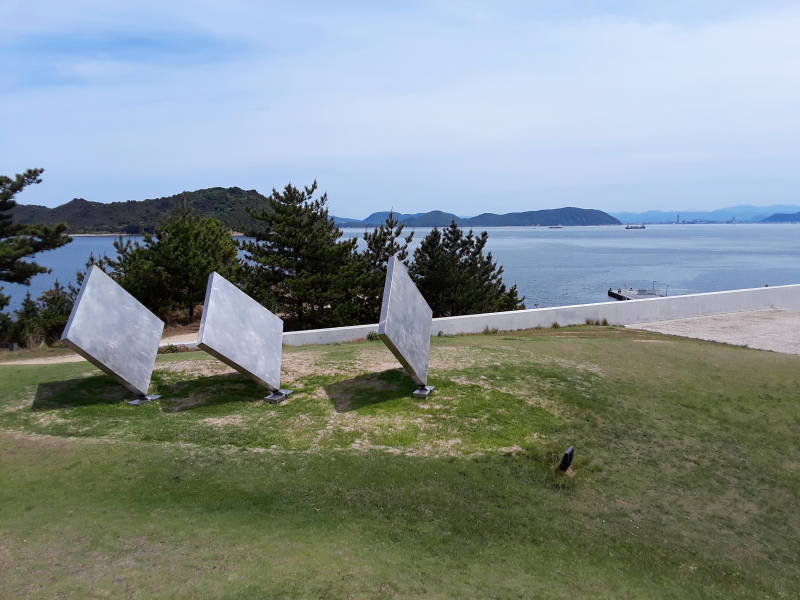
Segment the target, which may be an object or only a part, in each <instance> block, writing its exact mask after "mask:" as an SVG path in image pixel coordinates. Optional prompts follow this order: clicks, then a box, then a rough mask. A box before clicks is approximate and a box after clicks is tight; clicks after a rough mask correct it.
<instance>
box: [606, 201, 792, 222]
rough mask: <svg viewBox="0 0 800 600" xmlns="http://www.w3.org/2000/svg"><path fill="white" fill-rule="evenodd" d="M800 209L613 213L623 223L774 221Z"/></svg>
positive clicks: (736, 208) (744, 206)
mask: <svg viewBox="0 0 800 600" xmlns="http://www.w3.org/2000/svg"><path fill="white" fill-rule="evenodd" d="M799 210H800V206H797V205H785V204H775V205H773V206H749V205H743V206H730V207H728V208H720V209H717V210H709V211H688V210H687V211H684V210H672V211H665V210H650V211H647V212H641V213H632V212H614V213H611V214H612V215H613V216H615V217H616V218H617V219H619V220H620V221H622V222H623V223H675V222H676V221H677V220H678V219H680V222H681V223H687V222H688V223H691V222H698V223H730V222H737V221H738V222H742V223H761V222H764V223H774V222H778V221H772V220H770V219H772V218H773V216H777V215H776V213H795V212H797V211H799Z"/></svg>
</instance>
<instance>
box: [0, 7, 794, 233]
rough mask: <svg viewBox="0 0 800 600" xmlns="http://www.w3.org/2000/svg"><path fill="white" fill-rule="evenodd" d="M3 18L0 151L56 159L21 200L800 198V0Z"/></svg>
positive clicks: (351, 208)
mask: <svg viewBox="0 0 800 600" xmlns="http://www.w3.org/2000/svg"><path fill="white" fill-rule="evenodd" d="M661 4H664V6H662V5H661ZM667 4H668V6H667ZM601 5H602V6H601ZM0 19H2V21H3V23H4V35H3V39H2V40H0V52H1V53H2V56H3V58H4V60H2V61H0V82H1V83H0V99H1V101H2V106H3V110H2V115H3V123H2V127H1V128H0V173H2V174H6V175H10V174H13V173H16V172H20V171H22V170H24V169H25V168H28V167H44V168H45V169H47V172H46V173H45V179H44V183H42V184H41V185H39V186H34V187H32V188H30V189H29V190H26V191H25V192H24V193H23V194H21V195H20V196H19V198H18V200H19V201H20V202H23V203H26V204H44V205H46V206H56V205H59V204H63V203H64V202H67V201H69V200H70V199H71V198H73V197H84V198H86V199H88V200H93V201H101V202H106V201H121V200H140V199H144V198H154V197H160V196H169V195H172V194H175V193H177V192H180V191H182V190H194V189H198V188H204V187H211V186H226V187H227V186H239V187H242V188H245V189H253V188H255V189H258V190H259V191H261V192H262V193H267V192H269V190H270V189H271V188H272V187H280V186H282V185H284V184H285V183H286V182H288V181H292V182H293V183H296V184H304V183H310V181H311V180H312V179H314V178H316V179H317V180H318V181H319V183H320V187H321V189H323V190H326V191H328V193H329V195H330V199H331V211H332V212H333V213H334V214H337V215H340V216H347V217H364V216H366V215H367V214H369V213H371V212H373V211H377V210H384V209H386V207H391V206H393V207H395V208H396V209H397V210H401V211H402V212H406V213H413V212H424V211H427V210H430V209H432V208H436V209H440V210H444V211H450V212H453V213H456V214H459V215H474V214H478V213H480V212H484V211H491V212H495V213H507V212H515V211H525V210H537V209H543V208H555V207H561V206H579V207H584V208H598V209H601V210H605V211H607V212H610V213H614V212H641V211H646V210H668V211H676V212H678V211H679V212H684V211H701V210H713V209H718V208H722V207H728V206H735V205H740V204H749V205H756V206H761V205H774V204H785V205H796V204H798V203H800V194H798V190H800V171H799V170H798V169H797V164H798V162H800V145H799V144H797V139H800V113H798V111H797V108H796V107H797V106H799V105H800V7H798V5H797V4H796V3H795V2H760V3H751V2H743V1H728V2H723V1H716V0H709V1H707V2H702V3H696V2H688V1H678V2H671V3H642V2H633V1H630V2H626V1H621V0H620V1H609V2H604V3H592V4H591V5H590V7H586V6H579V5H578V3H561V2H544V1H542V2H508V3H502V4H490V3H484V4H480V3H474V2H458V3H455V2H452V3H450V2H412V3H406V4H403V5H402V6H385V5H382V3H368V2H344V3H323V2H297V3H292V4H291V5H290V6H287V5H283V4H282V3H277V2H275V3H271V2H266V3H265V2H242V1H232V2H227V3H224V5H223V4H218V3H213V2H186V1H176V2H170V3H160V2H155V1H149V0H148V1H143V2H137V3H131V4H125V3H121V4H118V5H114V6H109V3H106V2H100V1H99V0H94V1H88V0H76V1H75V2H70V3H60V2H55V1H48V2H44V1H36V0H28V1H25V2H22V1H20V0H16V1H10V2H5V3H3V4H2V6H0Z"/></svg>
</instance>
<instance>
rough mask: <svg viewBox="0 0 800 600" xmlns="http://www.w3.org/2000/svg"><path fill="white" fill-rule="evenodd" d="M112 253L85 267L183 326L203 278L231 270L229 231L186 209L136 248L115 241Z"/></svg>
mask: <svg viewBox="0 0 800 600" xmlns="http://www.w3.org/2000/svg"><path fill="white" fill-rule="evenodd" d="M114 248H115V250H116V256H115V257H113V258H112V257H103V258H101V259H99V260H98V259H95V258H94V257H91V258H90V260H89V263H88V264H87V266H90V265H91V264H97V265H98V266H99V267H100V268H102V269H103V270H105V271H106V272H107V273H108V274H109V275H111V277H112V278H114V279H115V280H116V281H117V282H118V283H119V284H120V285H121V286H122V287H124V288H125V289H126V290H128V291H129V292H130V293H131V294H132V295H133V296H134V297H136V298H137V299H138V300H139V301H140V302H141V303H142V304H144V305H145V306H147V307H148V308H149V309H150V310H152V311H153V312H155V313H157V314H159V315H161V316H162V317H165V318H169V317H170V316H171V315H170V313H171V311H173V310H180V311H185V312H184V314H185V316H186V319H187V320H188V322H192V321H193V320H194V315H195V307H196V306H197V305H198V304H200V303H202V301H203V298H204V297H205V291H206V283H207V281H208V275H209V273H211V272H212V271H217V272H218V273H220V274H221V275H229V274H230V272H231V270H232V269H234V268H235V265H236V254H237V245H236V242H235V241H234V239H233V238H232V237H231V234H230V230H229V229H228V228H227V227H226V226H225V225H223V224H222V222H220V221H219V220H217V219H214V218H212V217H198V216H197V215H195V214H194V213H193V212H192V210H191V208H189V206H187V205H184V206H181V207H179V208H178V209H177V210H176V211H175V212H174V213H173V214H172V215H171V216H170V217H168V218H167V219H166V220H165V221H164V222H163V223H162V224H161V225H159V227H158V228H157V229H156V231H155V233H154V234H146V235H145V236H144V239H143V240H142V243H132V242H131V241H130V240H125V241H123V240H122V239H121V238H120V239H118V240H116V241H115V242H114ZM79 283H80V278H79Z"/></svg>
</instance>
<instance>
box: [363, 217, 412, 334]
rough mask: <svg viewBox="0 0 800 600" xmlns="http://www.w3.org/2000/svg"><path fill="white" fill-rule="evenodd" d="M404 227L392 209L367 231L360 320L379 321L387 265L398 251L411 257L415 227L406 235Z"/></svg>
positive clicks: (403, 256) (402, 258) (365, 321)
mask: <svg viewBox="0 0 800 600" xmlns="http://www.w3.org/2000/svg"><path fill="white" fill-rule="evenodd" d="M404 227H405V226H404V225H403V224H402V223H400V221H398V219H397V216H396V215H395V214H394V212H390V213H389V216H388V217H387V218H386V221H385V222H384V223H382V224H380V225H378V226H377V227H376V228H375V229H373V230H372V231H366V232H364V242H365V243H366V247H365V248H364V250H363V251H362V252H361V253H360V254H359V259H360V260H361V261H362V269H363V273H362V275H361V278H360V281H359V284H358V287H359V290H360V291H359V294H358V295H359V299H358V302H357V309H358V310H357V321H358V322H359V323H375V322H377V320H378V319H379V318H380V315H381V301H382V294H383V286H384V282H385V280H386V266H387V264H388V263H389V259H390V258H391V257H392V256H394V255H397V256H398V257H399V258H400V260H403V261H404V260H406V259H407V258H408V245H409V244H410V243H411V240H412V239H413V237H414V232H413V231H412V232H411V233H409V234H408V235H406V236H404V235H403V229H404Z"/></svg>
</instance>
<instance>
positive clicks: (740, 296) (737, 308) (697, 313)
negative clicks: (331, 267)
mask: <svg viewBox="0 0 800 600" xmlns="http://www.w3.org/2000/svg"><path fill="white" fill-rule="evenodd" d="M770 308H783V309H787V310H800V285H780V286H775V287H763V288H752V289H747V290H731V291H727V292H709V293H706V294H687V295H685V296H670V297H668V298H647V299H644V300H622V301H620V300H614V301H612V302H599V303H595V304H577V305H574V306H556V307H553V308H532V309H528V310H515V311H509V312H498V313H482V314H478V315H465V316H463V317H440V318H438V319H434V320H433V326H432V327H431V335H437V334H438V333H440V332H441V333H442V334H449V335H455V334H459V333H481V332H482V331H484V330H486V329H499V330H501V331H512V330H515V329H533V328H535V327H551V326H552V325H553V323H558V324H559V325H582V324H583V323H585V322H586V320H587V319H591V320H592V321H602V320H603V319H605V320H607V321H608V323H609V324H611V325H630V324H631V323H649V322H652V321H666V320H669V319H684V318H687V317H703V316H706V315H719V314H724V313H735V312H743V311H748V310H766V309H770ZM377 331H378V324H377V323H374V324H371V325H354V326H352V327H332V328H329V329H309V330H306V331H290V332H287V333H284V334H283V343H284V344H286V345H287V346H308V345H311V344H339V343H342V342H352V341H354V340H363V339H364V338H366V337H367V335H369V333H370V332H376V333H377ZM167 345H169V344H162V346H167ZM174 345H175V346H179V347H185V348H188V349H194V348H196V347H197V343H196V342H193V343H184V344H174Z"/></svg>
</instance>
